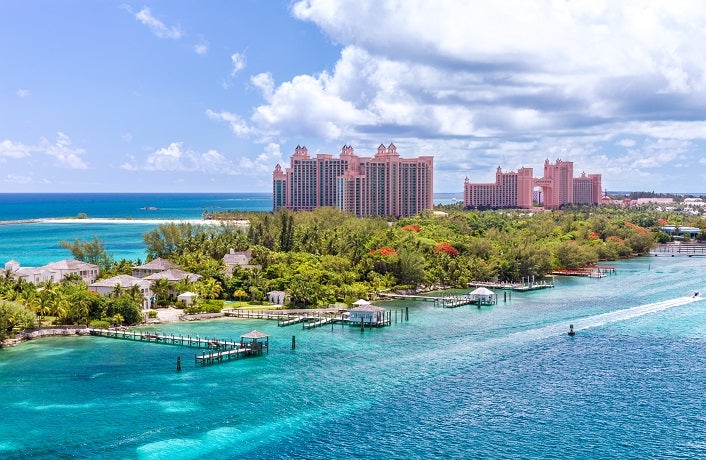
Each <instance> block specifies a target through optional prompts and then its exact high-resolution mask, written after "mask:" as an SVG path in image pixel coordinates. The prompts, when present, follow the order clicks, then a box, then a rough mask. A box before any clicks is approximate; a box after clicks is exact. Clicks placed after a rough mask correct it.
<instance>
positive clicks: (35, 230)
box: [0, 193, 272, 267]
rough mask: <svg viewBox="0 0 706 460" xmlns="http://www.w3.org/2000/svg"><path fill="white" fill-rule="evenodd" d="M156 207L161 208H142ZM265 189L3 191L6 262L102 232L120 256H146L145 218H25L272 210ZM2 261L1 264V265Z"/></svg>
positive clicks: (58, 253)
mask: <svg viewBox="0 0 706 460" xmlns="http://www.w3.org/2000/svg"><path fill="white" fill-rule="evenodd" d="M144 207H153V208H157V209H156V210H144V209H141V208H144ZM271 209H272V197H271V195H269V194H265V193H233V194H223V193H211V194H194V193H185V194H124V193H122V194H121V193H107V194H98V193H83V194H29V193H27V194H0V264H4V263H5V262H7V261H8V260H11V259H14V260H17V261H19V262H20V264H21V265H23V266H26V267H32V266H40V265H44V264H46V263H49V262H53V261H57V260H62V259H66V258H71V257H72V256H71V253H70V252H69V251H68V250H66V249H63V248H62V247H61V246H60V245H59V242H60V241H74V240H75V239H78V240H92V239H93V237H94V236H97V237H98V238H99V239H101V240H102V241H103V242H104V243H105V247H106V250H107V251H108V252H110V253H112V254H113V257H114V258H115V259H116V260H120V259H128V260H136V259H140V260H143V261H144V259H145V245H144V242H143V240H142V235H143V234H144V233H146V232H148V231H150V230H152V229H154V228H156V225H155V224H145V223H139V222H136V223H129V224H124V223H120V224H116V223H80V224H76V223H71V224H69V223H63V224H61V223H45V222H34V223H20V222H22V221H26V220H29V219H39V218H64V217H76V216H77V215H78V214H79V213H85V214H86V215H87V216H88V217H90V218H120V219H201V216H202V213H203V212H204V211H205V210H209V211H213V210H238V211H269V210H271ZM0 267H1V265H0Z"/></svg>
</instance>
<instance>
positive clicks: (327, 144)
mask: <svg viewBox="0 0 706 460" xmlns="http://www.w3.org/2000/svg"><path fill="white" fill-rule="evenodd" d="M704 43H706V4H704V3H703V2H702V1H699V0H697V1H680V0H670V1H669V2H666V1H662V0H660V1H651V0H637V1H630V0H625V1H620V2H615V1H602V0H588V1H568V0H565V1H561V0H546V1H545V0H534V1H526V0H516V1H507V0H493V1H492V2H489V1H484V0H482V1H481V0H479V1H473V0H439V1H433V2H430V1H427V0H404V1H403V0H337V1H324V0H293V1H289V0H268V1H262V0H210V1H207V2H194V1H182V0H162V1H143V2H140V3H136V2H130V1H110V0H100V1H99V0H92V1H91V0H61V1H57V0H2V1H0V193H8V192H271V190H272V170H273V169H274V167H275V165H276V164H278V163H280V164H282V165H283V166H286V165H288V164H289V158H290V156H291V155H292V154H293V152H294V149H295V148H296V146H297V145H303V146H306V147H307V149H308V150H309V153H310V154H311V155H315V154H317V153H330V154H334V155H337V154H338V153H339V152H340V150H341V147H342V146H343V145H352V146H353V147H354V148H355V152H356V154H358V155H359V156H372V155H373V154H374V153H375V151H376V150H377V147H378V146H379V145H380V144H384V145H389V144H390V143H394V144H395V145H396V146H397V150H398V152H399V153H400V156H402V157H416V156H419V155H433V156H434V168H435V169H434V191H435V192H448V193H452V192H461V191H462V190H463V182H464V179H465V178H466V177H468V178H469V179H470V180H472V181H473V182H491V181H494V177H495V169H496V168H497V167H498V166H500V167H502V169H503V170H504V171H511V170H517V169H519V168H521V167H531V168H534V173H535V174H534V175H535V177H540V176H541V175H542V168H543V164H544V160H545V159H549V160H550V161H552V162H553V161H554V160H556V159H561V160H563V161H572V162H573V163H574V173H575V175H579V174H580V173H581V172H582V171H585V172H586V173H591V174H601V175H602V178H603V187H604V188H605V189H607V190H611V191H618V190H620V191H628V190H634V191H657V192H683V193H706V185H705V184H706V182H705V179H706V150H704V147H706V48H705V47H704Z"/></svg>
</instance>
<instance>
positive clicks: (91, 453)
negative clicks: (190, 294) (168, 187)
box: [0, 257, 706, 459]
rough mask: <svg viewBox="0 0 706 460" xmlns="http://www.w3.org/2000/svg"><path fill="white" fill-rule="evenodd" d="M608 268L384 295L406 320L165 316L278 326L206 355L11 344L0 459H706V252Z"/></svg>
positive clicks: (226, 326) (96, 341) (3, 380)
mask: <svg viewBox="0 0 706 460" xmlns="http://www.w3.org/2000/svg"><path fill="white" fill-rule="evenodd" d="M615 265H616V267H617V273H616V274H615V275H612V276H609V277H606V278H603V279H587V278H560V279H558V280H557V287H556V288H554V289H548V290H543V291H535V292H530V293H516V292H513V293H512V294H511V296H510V297H509V298H508V300H507V301H506V302H505V301H503V295H502V294H501V295H500V302H499V303H498V304H497V305H495V306H492V307H484V308H482V309H480V310H479V309H477V308H475V307H471V306H465V307H460V308H457V309H440V308H435V307H433V305H432V304H429V303H424V302H411V303H404V302H390V303H387V304H385V305H386V306H387V307H389V308H392V309H394V310H395V311H397V312H401V310H402V309H403V308H405V307H408V308H409V312H410V319H409V321H408V322H394V320H393V324H392V326H390V327H388V328H383V329H380V330H372V331H368V330H366V331H365V332H360V331H359V330H358V329H357V328H349V327H341V326H335V327H333V328H330V327H324V328H320V329H316V330H302V329H301V328H300V327H297V326H290V327H286V328H279V327H277V324H276V322H273V321H263V320H234V319H233V320H218V321H208V322H197V323H172V324H164V325H161V326H158V329H159V330H161V331H163V332H168V333H175V334H184V335H196V334H199V335H201V336H208V337H214V336H215V337H224V338H227V337H229V338H237V337H239V335H240V334H242V333H245V332H248V331H250V330H252V329H254V328H257V329H258V330H261V331H264V332H266V333H268V334H271V349H270V352H269V354H267V355H265V356H263V357H261V358H250V359H245V360H240V361H232V362H226V363H224V364H220V365H215V366H210V367H203V368H201V367H197V366H196V365H195V364H194V363H193V356H194V354H195V351H194V350H192V349H186V348H181V347H175V346H167V345H154V344H144V343H136V342H127V341H120V340H114V339H107V338H94V337H80V338H51V339H41V340H36V341H33V342H28V343H25V344H23V345H21V346H19V347H16V348H13V349H6V350H0V388H2V391H1V392H0V456H1V457H2V458H7V459H30V458H31V459H35V458H40V459H45V458H46V459H54V458H98V457H100V458H116V459H117V458H124V459H138V458H139V459H158V458H168V459H198V458H209V459H230V458H233V459H235V458H252V459H271V458H298V459H314V458H334V459H349V458H384V459H387V458H393V459H410V458H424V459H426V458H473V459H475V458H481V459H502V458H508V459H559V458H561V459H566V458H569V459H596V458H621V459H622V458H646V459H647V458H649V459H653V458H654V459H657V458H659V459H663V458H683V459H687V458H688V459H691V458H705V457H706V401H705V400H704V397H703V395H704V388H706V302H704V301H703V300H701V299H694V298H692V297H691V296H692V294H693V292H694V291H701V292H706V286H704V279H705V275H706V259H704V258H687V257H645V258H639V259H633V260H629V261H624V262H619V263H616V264H615ZM674 299H676V300H674ZM400 316H401V315H400ZM568 324H574V325H575V326H576V329H577V335H576V336H575V337H568V336H567V334H566V330H567V329H568ZM153 328H154V327H153ZM293 335H295V336H296V341H297V348H296V350H292V349H291V337H292V336H293ZM177 356H182V358H183V363H184V366H183V369H182V371H181V372H180V373H177V372H176V371H175V362H176V358H177Z"/></svg>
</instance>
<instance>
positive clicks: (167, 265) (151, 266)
mask: <svg viewBox="0 0 706 460" xmlns="http://www.w3.org/2000/svg"><path fill="white" fill-rule="evenodd" d="M173 268H179V266H178V265H176V264H174V263H172V262H170V261H168V260H166V259H162V258H161V257H157V258H156V259H154V260H151V261H150V262H147V263H146V264H142V265H137V266H135V267H132V276H135V277H137V278H144V277H146V276H150V275H154V274H155V273H159V272H163V271H166V270H171V269H173Z"/></svg>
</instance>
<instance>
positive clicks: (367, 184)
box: [272, 144, 434, 217]
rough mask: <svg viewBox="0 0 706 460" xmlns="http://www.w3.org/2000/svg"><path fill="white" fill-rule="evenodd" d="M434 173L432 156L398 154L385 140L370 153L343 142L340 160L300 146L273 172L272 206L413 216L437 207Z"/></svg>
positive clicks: (370, 214) (365, 214) (373, 214)
mask: <svg viewBox="0 0 706 460" xmlns="http://www.w3.org/2000/svg"><path fill="white" fill-rule="evenodd" d="M433 177H434V157H431V156H421V157H417V158H400V155H399V153H397V147H395V145H394V144H390V145H389V146H387V147H385V146H384V145H382V144H381V145H380V146H379V147H378V149H377V152H376V153H375V155H374V156H372V157H359V156H357V155H356V154H355V152H354V150H353V147H351V146H348V145H344V146H343V148H342V149H341V154H340V155H339V157H338V158H334V157H333V156H332V155H329V154H318V155H316V157H313V158H312V157H310V156H309V152H308V150H307V149H306V147H302V146H297V148H296V149H295V150H294V154H293V155H292V157H291V159H290V166H289V167H288V168H286V169H285V170H282V167H281V166H280V165H277V166H276V167H275V170H274V171H273V173H272V210H273V211H277V210H278V209H280V208H287V209H292V210H311V209H314V208H317V207H320V206H331V207H336V208H338V209H340V210H342V211H346V212H350V213H352V214H355V215H356V216H359V217H364V216H394V217H401V216H413V215H415V214H419V213H420V212H421V211H423V210H425V209H430V208H432V207H433V206H434V201H433V199H434V190H433Z"/></svg>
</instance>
